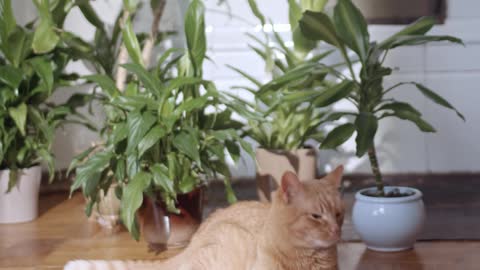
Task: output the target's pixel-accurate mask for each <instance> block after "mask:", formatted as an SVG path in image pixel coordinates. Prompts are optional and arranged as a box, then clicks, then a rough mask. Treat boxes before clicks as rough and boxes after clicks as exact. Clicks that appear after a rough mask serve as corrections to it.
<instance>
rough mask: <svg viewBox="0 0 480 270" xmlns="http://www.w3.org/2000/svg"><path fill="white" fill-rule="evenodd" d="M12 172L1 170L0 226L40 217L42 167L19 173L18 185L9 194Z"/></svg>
mask: <svg viewBox="0 0 480 270" xmlns="http://www.w3.org/2000/svg"><path fill="white" fill-rule="evenodd" d="M9 175H10V170H0V224H1V223H19V222H27V221H31V220H34V219H35V218H37V216H38V192H39V190H40V181H41V178H42V168H41V167H40V166H35V167H31V168H28V169H23V170H19V171H18V181H17V184H16V185H15V186H14V187H13V188H12V190H11V191H10V192H9V193H6V192H7V189H8V179H9Z"/></svg>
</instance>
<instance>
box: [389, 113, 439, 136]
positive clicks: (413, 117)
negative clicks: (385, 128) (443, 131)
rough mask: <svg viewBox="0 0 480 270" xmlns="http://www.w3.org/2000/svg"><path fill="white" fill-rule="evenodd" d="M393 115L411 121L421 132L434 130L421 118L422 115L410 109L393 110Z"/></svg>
mask: <svg viewBox="0 0 480 270" xmlns="http://www.w3.org/2000/svg"><path fill="white" fill-rule="evenodd" d="M394 116H396V117H398V118H400V119H403V120H409V121H411V122H413V123H414V124H415V125H417V127H418V128H419V129H420V130H421V131H423V132H436V130H435V128H434V127H432V125H430V124H429V123H427V122H426V121H425V120H423V119H422V117H421V116H420V115H418V114H416V113H414V112H412V111H408V110H397V111H395V112H394Z"/></svg>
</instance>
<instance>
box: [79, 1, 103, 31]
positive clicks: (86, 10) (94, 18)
mask: <svg viewBox="0 0 480 270" xmlns="http://www.w3.org/2000/svg"><path fill="white" fill-rule="evenodd" d="M78 7H79V8H80V11H82V14H83V16H84V17H85V19H87V21H88V22H89V23H91V24H92V25H93V26H95V27H96V28H97V29H98V30H100V31H101V32H103V34H104V35H106V33H105V26H104V25H103V21H102V20H101V19H100V18H99V17H98V15H97V13H96V12H95V10H94V9H93V7H92V5H90V2H88V1H83V2H81V3H80V4H78Z"/></svg>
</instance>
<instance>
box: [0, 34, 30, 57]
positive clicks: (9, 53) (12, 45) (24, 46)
mask: <svg viewBox="0 0 480 270" xmlns="http://www.w3.org/2000/svg"><path fill="white" fill-rule="evenodd" d="M32 41H33V34H32V33H31V32H27V31H25V30H24V29H23V28H22V27H17V28H15V30H14V31H13V32H12V33H11V34H10V36H9V37H8V39H7V42H6V43H4V44H3V48H4V54H5V57H6V58H7V59H8V60H9V61H10V63H12V65H13V66H14V67H19V66H20V63H22V61H23V60H25V58H27V56H28V55H29V54H30V52H31V50H32V49H31V47H32ZM0 44H1V43H0Z"/></svg>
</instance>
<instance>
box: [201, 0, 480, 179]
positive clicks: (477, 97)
mask: <svg viewBox="0 0 480 270" xmlns="http://www.w3.org/2000/svg"><path fill="white" fill-rule="evenodd" d="M229 2H230V5H231V10H232V11H233V13H234V14H236V15H239V16H241V18H242V20H239V19H236V18H235V17H234V18H231V19H230V18H228V16H225V15H222V14H219V13H218V12H216V11H211V12H209V13H208V14H207V26H208V29H209V34H208V41H209V54H210V56H211V57H212V59H214V60H215V64H210V65H208V67H207V69H206V72H205V73H206V76H207V77H208V78H209V79H212V80H214V81H216V82H217V84H218V85H219V87H221V88H224V89H228V87H229V86H231V85H241V84H246V83H247V82H246V81H245V80H244V79H242V78H241V77H240V76H238V75H237V74H235V73H234V72H232V71H230V70H229V69H227V68H225V67H224V65H225V64H230V65H233V66H237V67H239V68H242V69H244V70H246V71H248V72H249V73H251V74H255V75H256V76H257V77H258V78H259V79H262V80H264V81H265V80H267V79H268V77H267V76H266V74H265V73H264V66H263V62H262V61H261V60H260V58H258V57H257V56H256V55H255V54H253V53H252V52H251V51H250V50H249V49H248V48H247V46H246V45H247V44H248V43H249V42H250V40H249V39H248V38H247V37H246V36H245V35H243V34H242V32H250V33H253V34H258V25H257V26H255V25H256V24H258V22H257V20H256V19H255V18H254V17H253V15H252V14H251V12H250V11H249V9H248V5H247V4H246V3H245V2H246V1H229ZM257 2H258V3H259V7H260V9H261V10H262V11H263V12H264V13H265V14H266V16H267V17H270V18H272V19H273V21H274V22H275V24H279V25H280V26H282V24H287V23H288V15H287V1H278V0H261V1H257ZM207 4H208V6H209V8H210V9H212V10H214V9H215V10H216V9H218V8H217V7H216V6H215V3H214V2H212V1H210V3H207ZM478 10H480V2H479V1H478V0H449V1H448V18H447V20H446V22H445V24H444V25H440V26H436V27H435V28H434V30H433V31H432V34H450V35H455V36H458V37H460V38H462V39H463V40H464V42H465V44H466V46H465V47H462V46H459V45H453V44H445V43H442V44H435V45H427V46H416V47H408V48H402V49H399V50H397V51H395V52H393V53H391V54H390V55H389V57H388V59H387V61H386V63H387V64H388V65H389V66H391V67H398V68H399V71H397V72H396V73H395V75H393V76H391V77H389V79H388V80H387V81H386V82H385V85H393V84H394V83H396V82H399V81H411V80H416V81H418V82H421V83H423V84H425V85H426V86H428V87H430V88H432V89H435V90H437V91H438V93H439V94H441V95H443V96H444V97H445V98H446V99H447V100H449V101H450V102H451V103H452V104H453V105H454V106H455V107H457V108H458V109H459V110H460V111H461V112H462V113H463V114H464V115H465V117H466V119H467V122H466V123H463V121H462V120H461V119H459V118H458V117H457V116H456V115H455V113H453V112H452V111H450V110H447V109H444V108H443V107H439V106H438V105H436V104H433V103H432V102H430V101H428V100H426V99H425V98H424V97H423V96H422V95H421V94H419V92H418V91H416V90H415V89H414V88H412V87H409V86H406V87H404V88H401V89H398V90H397V91H396V93H395V97H396V98H398V99H400V100H404V101H408V102H411V103H412V104H413V105H415V107H417V108H418V109H419V110H420V111H421V112H422V113H423V114H424V117H425V119H426V120H427V121H429V122H430V123H431V124H432V125H433V126H434V127H435V128H436V129H437V130H438V133H435V134H424V133H421V132H420V131H419V130H418V129H417V128H416V127H415V126H414V125H413V124H411V123H409V122H405V121H401V120H385V121H384V122H381V125H380V130H379V133H378V134H377V137H376V140H377V145H378V147H377V148H378V151H379V155H380V162H381V168H382V169H383V171H384V172H386V173H407V172H420V173H422V172H455V171H462V172H464V171H467V172H470V171H473V172H479V171H480V162H479V161H478V155H480V143H479V142H478V138H479V135H480V127H479V126H478V123H480V110H479V109H478V104H479V101H480V89H479V88H480V87H479V85H480V34H479V33H480V32H479V30H478V29H480V14H479V13H478ZM244 21H248V22H252V23H253V25H251V24H249V23H246V22H244ZM399 28H400V27H399V26H371V27H370V30H371V32H372V39H382V38H385V37H386V36H388V35H390V34H391V33H392V32H394V31H396V30H397V29H399ZM283 36H284V37H285V39H287V40H288V39H289V35H288V33H284V35H283ZM235 93H237V94H239V95H247V93H244V92H242V91H238V90H236V92H235ZM343 150H344V153H337V152H333V151H326V152H320V153H319V157H320V163H321V164H319V165H320V168H321V169H323V168H325V167H329V164H330V163H332V164H335V163H345V164H346V166H347V169H348V170H350V171H353V172H369V169H370V167H369V164H368V162H367V160H366V159H365V158H362V159H357V158H355V157H352V155H351V154H348V153H350V152H352V151H353V150H354V141H353V139H352V140H350V141H349V142H347V144H346V146H345V147H343ZM254 171H255V169H254V163H253V162H252V161H251V160H247V162H246V164H239V167H238V168H237V169H236V170H235V172H236V174H237V175H239V176H253V175H254Z"/></svg>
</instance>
